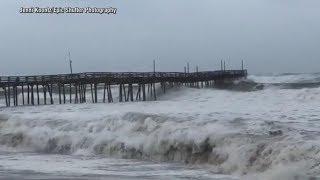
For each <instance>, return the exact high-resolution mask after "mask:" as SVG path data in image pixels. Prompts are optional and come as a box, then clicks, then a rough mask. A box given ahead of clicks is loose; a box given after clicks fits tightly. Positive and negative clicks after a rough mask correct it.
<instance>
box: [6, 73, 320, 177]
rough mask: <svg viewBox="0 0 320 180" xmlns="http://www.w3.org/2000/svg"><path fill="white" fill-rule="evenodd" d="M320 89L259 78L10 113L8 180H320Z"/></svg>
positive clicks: (303, 77) (317, 78) (310, 83)
mask: <svg viewBox="0 0 320 180" xmlns="http://www.w3.org/2000/svg"><path fill="white" fill-rule="evenodd" d="M319 82H320V74H278V75H260V76H256V75H250V76H249V77H248V79H247V80H244V81H238V82H235V83H234V84H233V85H231V86H228V87H226V88H227V89H213V88H204V89H196V88H186V87H177V88H174V89H171V90H170V91H169V92H168V93H167V94H162V95H160V96H159V100H158V101H149V102H128V103H111V104H102V103H99V104H90V103H88V104H77V105H75V104H66V105H48V106H39V107H37V106H34V107H13V108H1V109H0V159H1V165H0V179H1V178H2V177H3V178H5V177H8V176H10V177H12V178H17V179H21V178H26V179H28V178H30V179H31V178H44V179H46V178H47V179H54V178H73V179H88V178H89V179H99V178H104V179H105V178H107V179H108V178H109V179H288V180H289V179H294V178H295V179H310V178H320V177H319V174H320V166H319V164H320V154H319V152H320V143H319V142H320V141H319V140H320V133H319V128H320V127H319V126H320V124H319V121H320V106H319V102H320V85H319ZM115 92H116V91H115ZM115 96H116V94H115Z"/></svg>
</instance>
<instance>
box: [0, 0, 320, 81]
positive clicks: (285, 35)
mask: <svg viewBox="0 0 320 180" xmlns="http://www.w3.org/2000/svg"><path fill="white" fill-rule="evenodd" d="M22 6H24V7H29V6H40V7H46V6H58V7H65V6H71V7H76V6H77V7H87V6H90V7H109V6H112V7H114V8H117V9H118V12H117V14H116V15H98V14H95V15H88V14H82V15H81V14H78V15H70V14H69V15H36V14H33V15H30V14H29V15H26V14H19V10H20V8H21V7H22ZM319 9H320V1H319V0H201V1H199V0H158V1H155V0H153V1H152V0H134V1H133V0H127V1H125V0H113V1H112V0H68V1H67V0H41V1H40V0H19V1H18V0H1V1H0V74H1V75H8V74H10V75H16V74H40V73H41V74H42V73H45V74H53V73H66V72H68V71H69V69H68V61H67V52H68V50H70V51H71V56H72V59H73V62H74V63H73V67H74V71H76V72H81V71H82V72H84V71H150V70H152V60H153V59H157V70H159V71H183V67H184V65H185V64H186V62H187V61H189V62H190V65H191V66H192V68H193V67H194V66H195V65H199V67H200V70H213V69H218V68H219V63H220V59H224V60H226V61H227V68H234V69H236V68H240V65H241V59H244V60H245V64H246V67H247V68H248V69H249V72H251V73H279V72H320V11H319Z"/></svg>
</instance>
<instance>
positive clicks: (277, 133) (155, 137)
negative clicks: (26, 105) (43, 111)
mask: <svg viewBox="0 0 320 180" xmlns="http://www.w3.org/2000/svg"><path fill="white" fill-rule="evenodd" d="M6 118H7V117H5V116H2V117H1V124H0V127H1V130H0V132H1V136H0V144H1V145H2V146H3V145H4V146H7V147H11V148H16V149H17V148H18V149H23V150H28V151H35V152H41V153H58V154H91V155H92V154H95V155H105V156H112V157H118V158H134V159H145V160H155V161H165V162H184V163H187V164H210V165H212V171H214V172H215V173H225V174H234V173H236V174H240V175H246V174H252V173H258V172H265V171H268V170H270V169H273V168H277V167H280V166H282V167H283V166H286V165H290V167H291V166H292V165H299V168H300V171H299V173H301V174H302V175H303V174H304V173H306V172H308V173H309V174H310V175H314V174H316V173H317V172H319V171H320V163H319V159H320V156H319V152H320V146H319V144H313V143H310V142H302V141H301V140H302V139H299V138H298V139H292V138H293V137H292V136H290V135H291V134H290V133H291V132H290V129H286V128H283V125H282V124H281V123H276V122H263V123H262V126H266V127H264V128H266V129H268V131H265V132H263V133H257V134H254V133H248V132H236V131H233V130H230V129H229V130H228V128H226V127H225V126H223V124H222V123H221V122H219V121H218V120H207V121H199V122H197V121H192V120H191V119H190V120H186V119H181V118H178V117H170V116H167V115H164V114H162V115H155V114H146V113H138V112H128V113H125V114H123V115H114V116H108V117H101V119H95V120H93V119H88V120H79V121H68V120H67V119H59V118H57V119H51V118H47V119H46V118H45V119H37V120H31V119H22V118H21V119H19V118H18V119H14V118H7V119H6ZM245 123H246V120H245V119H241V118H235V119H233V120H232V121H230V122H229V126H238V127H240V126H241V124H245ZM279 129H281V130H279ZM304 133H306V135H307V136H313V135H317V134H315V132H304ZM301 164H303V166H301ZM297 175H299V174H297Z"/></svg>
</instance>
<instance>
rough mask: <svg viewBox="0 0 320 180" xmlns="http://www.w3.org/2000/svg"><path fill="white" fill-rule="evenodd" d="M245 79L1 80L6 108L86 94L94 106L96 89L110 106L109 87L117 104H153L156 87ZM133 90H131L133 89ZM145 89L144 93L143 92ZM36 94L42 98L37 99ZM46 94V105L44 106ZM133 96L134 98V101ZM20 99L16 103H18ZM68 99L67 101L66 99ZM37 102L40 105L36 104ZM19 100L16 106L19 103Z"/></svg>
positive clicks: (95, 76)
mask: <svg viewBox="0 0 320 180" xmlns="http://www.w3.org/2000/svg"><path fill="white" fill-rule="evenodd" d="M246 76H247V70H221V71H201V72H192V73H185V72H87V73H76V74H57V75H37V76H1V77H0V88H1V89H3V96H4V98H5V104H6V106H11V103H12V104H13V105H14V106H18V105H36V104H37V105H40V104H54V98H53V93H55V94H57V95H58V96H59V98H58V99H59V102H58V103H59V104H65V103H67V102H69V103H85V102H87V91H90V94H91V96H92V98H91V99H92V102H93V103H97V102H98V93H97V90H98V88H102V89H103V99H102V102H113V101H114V98H113V97H112V91H111V86H118V88H119V97H118V101H119V102H122V101H134V99H135V100H142V101H146V100H147V96H148V97H151V98H152V99H154V100H156V99H157V96H156V85H155V84H160V85H161V86H160V87H161V89H162V90H163V92H164V93H165V91H166V87H172V86H173V85H186V86H193V87H197V88H200V87H211V86H214V84H215V83H217V82H220V83H221V82H224V81H230V80H231V81H232V80H235V79H239V78H244V77H246ZM133 87H135V88H133ZM146 87H147V90H148V91H147V92H146ZM40 91H42V93H43V97H41V98H40V95H39V93H40ZM47 93H48V100H50V101H48V102H47ZM134 94H135V95H136V97H135V98H134ZM19 96H20V99H19ZM67 96H68V97H67ZM40 99H41V101H42V102H40ZM19 100H20V102H19Z"/></svg>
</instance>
